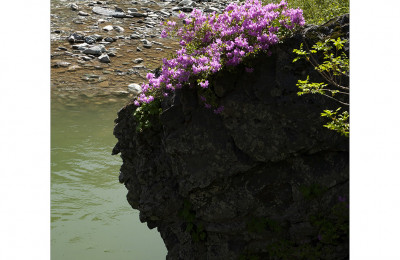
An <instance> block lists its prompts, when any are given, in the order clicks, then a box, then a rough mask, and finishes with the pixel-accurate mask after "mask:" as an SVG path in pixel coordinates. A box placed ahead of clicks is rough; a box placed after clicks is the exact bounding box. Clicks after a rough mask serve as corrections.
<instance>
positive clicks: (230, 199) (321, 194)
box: [113, 1, 349, 260]
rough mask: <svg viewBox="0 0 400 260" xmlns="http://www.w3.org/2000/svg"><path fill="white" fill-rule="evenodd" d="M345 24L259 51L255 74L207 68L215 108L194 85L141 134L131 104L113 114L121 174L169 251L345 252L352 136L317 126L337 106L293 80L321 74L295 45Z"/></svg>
mask: <svg viewBox="0 0 400 260" xmlns="http://www.w3.org/2000/svg"><path fill="white" fill-rule="evenodd" d="M185 2H186V1H185ZM348 22H349V17H348V16H343V17H341V18H338V19H336V20H334V21H332V22H331V23H328V24H326V25H323V26H319V27H316V26H309V27H307V28H305V29H304V30H302V31H301V32H298V33H297V34H295V35H294V36H293V37H290V38H288V39H286V40H285V42H284V43H283V44H279V45H277V46H275V47H274V48H273V49H272V56H267V55H260V56H258V57H257V58H256V59H255V60H254V61H253V67H254V71H253V72H252V73H248V72H246V70H245V67H244V66H241V65H240V66H238V67H237V68H236V69H235V70H234V71H233V72H232V71H231V72H227V71H221V72H219V73H218V74H216V75H214V76H213V77H212V78H211V79H210V81H211V82H212V85H213V86H214V89H215V91H216V92H217V93H216V94H217V95H218V96H219V98H220V102H221V104H222V105H223V106H224V107H225V109H224V112H223V113H222V114H221V115H216V114H214V113H212V111H210V110H208V109H205V108H204V106H203V105H201V103H200V98H199V96H198V94H197V92H196V91H195V90H193V89H192V90H191V89H182V90H180V91H177V92H175V94H174V95H173V96H171V97H170V98H168V99H166V100H165V101H164V102H163V104H162V109H163V112H162V113H161V116H160V121H157V120H156V118H153V119H150V120H152V122H153V127H152V128H150V129H146V130H144V131H143V132H137V131H136V121H135V118H134V116H133V113H134V111H135V109H136V106H134V105H133V104H128V105H126V106H125V107H123V108H122V109H121V110H120V111H119V112H118V118H117V119H116V121H115V122H116V126H115V129H114V135H115V136H116V137H117V138H118V143H117V144H116V145H115V147H114V149H113V154H118V153H120V154H121V157H122V159H123V165H122V166H121V169H120V175H119V181H120V182H121V183H124V184H125V186H126V188H127V189H128V194H127V200H128V202H129V203H130V205H131V206H132V207H133V208H135V209H138V210H139V211H140V220H141V221H142V222H147V225H148V227H149V228H156V227H157V229H158V231H159V232H160V234H161V236H162V238H163V240H164V242H165V244H166V247H167V249H168V255H167V259H174V260H175V259H182V260H184V259H185V260H186V259H255V258H254V257H258V258H257V259H332V260H338V259H343V260H344V259H348V258H349V251H348V250H349V240H348V213H349V212H348V195H349V147H348V145H349V144H348V141H349V140H348V138H345V137H342V136H340V135H338V134H337V133H335V132H333V131H330V130H328V129H326V128H324V127H322V125H323V124H324V122H325V121H324V119H322V118H321V117H320V113H321V111H322V110H323V109H334V108H336V107H337V104H335V103H332V102H331V101H330V100H329V99H326V98H324V97H323V96H318V95H310V96H302V97H299V96H297V94H296V93H297V91H298V90H297V87H296V82H297V80H298V79H304V77H305V76H306V75H308V74H312V75H313V76H315V77H317V75H315V73H314V69H313V67H312V66H310V65H309V64H308V63H306V62H303V63H302V62H298V63H295V64H293V63H292V60H293V58H294V57H295V56H294V54H293V52H292V50H293V49H294V48H298V47H299V45H300V43H301V42H303V41H306V42H307V43H308V45H309V46H311V45H312V44H313V43H314V42H316V41H318V40H321V39H323V38H325V37H328V36H330V35H334V34H340V35H341V37H344V38H348ZM346 28H347V29H346ZM141 54H142V53H141ZM316 79H318V77H317V78H316ZM320 80H321V81H322V79H320ZM157 122H158V123H157Z"/></svg>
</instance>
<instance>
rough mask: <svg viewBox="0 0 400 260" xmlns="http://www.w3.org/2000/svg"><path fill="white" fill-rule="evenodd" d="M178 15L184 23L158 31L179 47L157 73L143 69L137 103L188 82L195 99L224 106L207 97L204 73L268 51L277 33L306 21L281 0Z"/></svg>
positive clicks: (167, 24)
mask: <svg viewBox="0 0 400 260" xmlns="http://www.w3.org/2000/svg"><path fill="white" fill-rule="evenodd" d="M179 18H181V19H184V20H183V21H184V25H183V27H178V26H177V24H176V22H174V21H167V22H165V23H164V25H165V30H163V31H162V33H161V36H162V37H167V36H168V35H170V36H177V37H179V38H180V39H181V41H180V45H181V49H180V50H177V51H176V55H175V56H174V57H173V58H171V59H163V65H162V68H161V75H160V76H159V77H155V75H154V74H153V73H148V74H147V79H148V83H146V84H143V85H142V90H143V92H142V93H141V94H140V95H139V97H138V98H137V100H135V105H137V106H141V104H144V103H147V104H148V103H150V102H152V101H153V100H154V99H161V98H163V97H164V96H168V95H170V94H171V93H172V92H173V91H175V90H176V89H180V88H183V87H189V88H197V89H198V90H199V92H201V93H202V95H200V99H201V101H202V102H203V104H204V106H205V107H207V108H214V112H215V113H220V112H222V110H223V107H220V106H219V107H218V104H217V102H216V100H215V99H213V98H212V97H210V96H212V95H211V94H210V92H211V90H210V88H211V86H210V82H209V81H208V80H207V78H208V77H209V76H210V75H211V74H213V73H216V72H217V71H220V70H221V69H223V68H225V67H227V68H230V67H233V66H236V65H238V64H239V63H241V62H243V60H244V59H246V58H248V57H251V56H253V55H255V54H257V53H259V52H261V51H267V52H268V50H269V48H270V47H271V46H272V45H274V44H277V43H278V42H279V41H280V40H281V39H282V37H285V36H286V35H287V34H288V33H290V31H292V30H294V29H295V28H296V27H299V26H303V25H304V23H305V21H304V18H303V12H302V10H301V9H290V8H288V7H287V3H286V2H285V1H284V0H282V1H281V2H280V3H278V4H274V3H270V4H267V5H263V4H262V3H261V2H260V1H257V0H247V1H246V2H244V3H242V4H237V3H231V4H229V5H228V6H227V7H226V9H225V11H224V12H223V13H222V14H216V13H212V14H211V15H208V16H206V15H205V14H203V13H202V12H201V11H200V10H196V9H194V10H193V11H192V13H191V14H190V15H189V16H188V17H186V15H185V14H183V13H180V15H179ZM248 71H249V72H250V71H251V68H248Z"/></svg>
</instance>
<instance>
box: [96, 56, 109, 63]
mask: <svg viewBox="0 0 400 260" xmlns="http://www.w3.org/2000/svg"><path fill="white" fill-rule="evenodd" d="M99 61H100V62H103V63H110V62H111V61H110V57H108V55H107V54H102V55H101V56H100V57H99Z"/></svg>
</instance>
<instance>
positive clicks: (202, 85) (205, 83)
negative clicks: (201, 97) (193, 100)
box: [199, 80, 208, 88]
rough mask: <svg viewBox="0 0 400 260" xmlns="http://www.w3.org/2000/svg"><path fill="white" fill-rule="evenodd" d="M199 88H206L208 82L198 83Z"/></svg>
mask: <svg viewBox="0 0 400 260" xmlns="http://www.w3.org/2000/svg"><path fill="white" fill-rule="evenodd" d="M199 85H200V87H202V88H207V87H208V80H206V81H204V82H200V83H199Z"/></svg>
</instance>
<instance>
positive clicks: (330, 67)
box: [293, 37, 350, 137]
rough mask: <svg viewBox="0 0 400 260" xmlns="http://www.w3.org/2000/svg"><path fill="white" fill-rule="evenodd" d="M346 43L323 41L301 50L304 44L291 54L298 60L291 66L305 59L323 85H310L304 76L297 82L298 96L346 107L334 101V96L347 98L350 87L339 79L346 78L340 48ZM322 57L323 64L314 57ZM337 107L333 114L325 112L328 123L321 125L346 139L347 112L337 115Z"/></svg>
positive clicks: (347, 130)
mask: <svg viewBox="0 0 400 260" xmlns="http://www.w3.org/2000/svg"><path fill="white" fill-rule="evenodd" d="M346 42H347V40H342V39H340V37H339V38H337V39H326V40H325V41H324V42H317V43H316V44H314V45H313V46H312V47H311V50H308V51H306V50H304V49H303V44H300V48H299V49H294V50H293V52H294V53H296V54H297V57H296V58H295V59H294V60H293V62H297V61H298V60H300V59H305V60H307V61H308V62H310V63H311V64H312V65H313V66H314V68H315V70H316V71H317V72H318V73H319V74H320V75H321V76H322V77H323V78H324V80H325V81H326V82H325V83H324V82H320V83H317V82H310V81H309V80H310V78H309V76H308V75H307V79H306V80H298V81H297V84H296V86H297V87H298V88H299V90H300V91H299V92H298V93H297V94H298V95H299V96H301V95H304V94H320V95H323V96H325V97H328V98H330V99H333V100H335V101H336V102H338V103H340V104H342V105H344V106H349V104H348V103H346V102H345V101H343V98H340V99H339V98H337V97H336V96H337V95H339V96H342V97H343V96H345V97H347V96H348V95H349V87H347V86H343V85H342V78H343V77H348V76H349V70H350V67H349V59H348V57H347V55H346V53H345V52H344V50H343V45H344V44H345V43H346ZM318 54H319V55H321V54H322V56H323V58H322V59H323V62H322V63H318V61H317V58H316V57H315V56H316V55H318ZM340 109H342V108H341V107H339V108H338V109H336V111H332V110H324V112H323V113H321V116H322V117H327V118H329V119H330V120H331V121H330V122H328V123H327V124H325V125H324V127H326V128H328V129H330V130H333V131H336V132H338V133H340V134H341V135H344V136H346V137H348V136H349V128H350V124H349V117H350V116H349V112H348V111H343V112H342V113H341V114H339V113H338V112H339V110H340Z"/></svg>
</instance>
